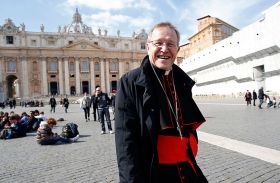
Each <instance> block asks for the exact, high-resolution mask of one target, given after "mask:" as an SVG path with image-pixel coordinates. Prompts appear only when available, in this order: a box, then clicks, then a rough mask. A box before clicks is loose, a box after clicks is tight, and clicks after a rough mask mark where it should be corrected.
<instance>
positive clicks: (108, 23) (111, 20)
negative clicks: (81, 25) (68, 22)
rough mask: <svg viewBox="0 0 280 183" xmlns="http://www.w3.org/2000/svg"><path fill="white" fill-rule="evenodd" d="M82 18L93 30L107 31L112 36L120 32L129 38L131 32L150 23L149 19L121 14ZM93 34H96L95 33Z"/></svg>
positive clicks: (103, 13) (101, 14) (107, 13)
mask: <svg viewBox="0 0 280 183" xmlns="http://www.w3.org/2000/svg"><path fill="white" fill-rule="evenodd" d="M83 18H84V20H85V21H84V22H86V24H88V26H91V27H93V28H94V29H95V30H97V29H98V28H101V29H107V30H108V34H110V35H114V34H115V33H114V32H117V30H120V31H121V33H124V34H125V35H129V36H131V35H132V32H133V31H136V30H139V29H142V28H143V27H148V26H149V25H150V24H151V23H152V19H151V18H146V17H130V16H127V15H123V14H115V15H112V14H111V13H110V12H108V11H107V12H101V13H98V14H92V15H90V16H83ZM94 32H95V33H96V32H97V31H94ZM124 34H123V35H124Z"/></svg>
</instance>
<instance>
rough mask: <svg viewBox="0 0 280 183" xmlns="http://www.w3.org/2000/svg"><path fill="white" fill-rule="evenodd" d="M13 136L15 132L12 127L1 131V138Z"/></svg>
mask: <svg viewBox="0 0 280 183" xmlns="http://www.w3.org/2000/svg"><path fill="white" fill-rule="evenodd" d="M11 138H13V132H12V129H10V128H5V129H3V130H2V131H1V132H0V139H4V140H6V139H11Z"/></svg>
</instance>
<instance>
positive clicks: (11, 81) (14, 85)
mask: <svg viewBox="0 0 280 183" xmlns="http://www.w3.org/2000/svg"><path fill="white" fill-rule="evenodd" d="M6 81H7V97H8V98H14V97H19V83H18V78H17V77H16V76H15V75H9V76H7V78H6Z"/></svg>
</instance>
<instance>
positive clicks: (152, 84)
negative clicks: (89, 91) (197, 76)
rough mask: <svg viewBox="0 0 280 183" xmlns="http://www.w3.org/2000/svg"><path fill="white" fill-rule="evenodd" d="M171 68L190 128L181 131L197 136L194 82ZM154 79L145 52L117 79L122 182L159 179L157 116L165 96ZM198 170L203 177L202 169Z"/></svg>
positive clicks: (198, 119) (144, 182) (198, 115)
mask: <svg viewBox="0 0 280 183" xmlns="http://www.w3.org/2000/svg"><path fill="white" fill-rule="evenodd" d="M172 69H173V73H174V82H175V85H176V88H177V90H178V91H180V95H179V96H178V97H180V102H181V103H180V104H181V106H183V108H184V110H183V112H184V125H185V126H186V127H188V128H189V129H188V130H185V131H184V133H194V135H195V136H196V127H197V126H199V125H200V124H201V123H203V122H204V121H205V119H204V117H203V116H202V114H201V112H200V110H199V109H198V107H197V105H196V104H195V102H194V100H193V98H192V92H191V89H192V87H193V85H194V84H195V82H194V81H193V80H192V79H191V78H190V77H189V76H188V75H187V74H186V73H185V72H184V71H183V70H181V69H180V68H179V67H178V66H176V65H175V64H173V66H172ZM156 83H157V82H156V81H155V76H154V73H153V72H152V70H151V64H150V61H149V58H148V56H146V57H145V58H144V60H143V62H142V64H141V66H140V67H139V68H137V69H135V70H132V71H130V72H128V73H126V74H125V75H124V76H122V78H121V79H120V80H119V82H118V91H117V95H116V106H115V110H116V111H115V132H116V133H115V140H116V152H117V161H118V168H119V176H120V182H121V183H128V182H129V183H132V182H135V183H136V182H137V183H149V182H150V183H157V182H158V176H160V175H158V171H157V168H158V164H159V161H158V157H157V156H158V155H157V154H158V153H157V137H158V134H159V130H160V129H161V127H160V123H159V120H165V118H161V117H160V116H161V115H163V114H161V111H160V109H159V106H160V105H159V102H162V101H164V100H165V99H164V98H161V97H160V96H161V95H162V94H161V95H159V93H158V87H159V85H158V84H156ZM165 102H166V101H165ZM167 120H168V119H167ZM166 123H168V122H166ZM184 135H185V136H187V134H184ZM194 161H195V160H194ZM194 163H195V165H196V162H194ZM196 166H197V165H196ZM197 168H198V166H197ZM198 169H199V168H198ZM199 171H200V169H199ZM199 173H200V175H199V176H202V180H205V181H206V179H204V176H203V174H202V172H201V171H200V172H199ZM170 176H172V175H170ZM205 181H204V182H205ZM201 182H202V181H201ZM206 182H207V181H206Z"/></svg>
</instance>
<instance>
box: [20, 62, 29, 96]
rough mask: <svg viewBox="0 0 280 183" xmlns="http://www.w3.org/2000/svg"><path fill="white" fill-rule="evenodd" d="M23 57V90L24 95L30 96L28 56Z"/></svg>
mask: <svg viewBox="0 0 280 183" xmlns="http://www.w3.org/2000/svg"><path fill="white" fill-rule="evenodd" d="M20 58H21V68H22V73H21V78H20V80H21V91H22V94H21V96H22V97H30V96H29V77H28V65H27V57H20Z"/></svg>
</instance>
